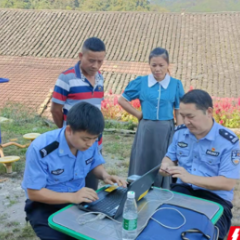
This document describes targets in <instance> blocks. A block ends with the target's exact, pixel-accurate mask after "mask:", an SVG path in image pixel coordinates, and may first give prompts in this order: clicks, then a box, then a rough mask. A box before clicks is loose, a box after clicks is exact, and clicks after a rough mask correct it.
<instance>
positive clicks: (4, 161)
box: [0, 156, 20, 173]
mask: <svg viewBox="0 0 240 240" xmlns="http://www.w3.org/2000/svg"><path fill="white" fill-rule="evenodd" d="M19 159H20V157H18V156H7V157H1V158H0V163H2V164H3V165H4V166H5V167H6V169H7V173H12V164H13V163H14V162H16V161H18V160H19Z"/></svg>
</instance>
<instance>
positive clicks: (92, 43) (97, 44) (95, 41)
mask: <svg viewBox="0 0 240 240" xmlns="http://www.w3.org/2000/svg"><path fill="white" fill-rule="evenodd" d="M84 51H93V52H105V51H106V47H105V44H104V42H103V41H102V40H101V39H99V38H97V37H91V38H88V39H87V40H85V42H84V43H83V47H82V52H84Z"/></svg>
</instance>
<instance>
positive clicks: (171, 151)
mask: <svg viewBox="0 0 240 240" xmlns="http://www.w3.org/2000/svg"><path fill="white" fill-rule="evenodd" d="M177 138H178V132H175V133H174V135H173V140H172V143H171V144H170V145H169V147H168V150H167V153H166V155H165V156H166V157H168V158H170V159H171V160H172V161H173V162H174V161H177V160H178V159H177Z"/></svg>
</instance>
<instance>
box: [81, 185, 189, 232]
mask: <svg viewBox="0 0 240 240" xmlns="http://www.w3.org/2000/svg"><path fill="white" fill-rule="evenodd" d="M164 191H168V192H170V193H171V194H172V196H171V197H170V198H169V199H167V200H164V202H168V201H170V200H172V199H173V197H174V194H173V193H172V192H171V191H169V190H164ZM151 202H160V201H159V200H150V201H148V202H146V203H145V204H144V205H143V207H142V208H141V209H140V210H139V211H138V215H139V213H140V212H141V211H142V210H143V209H144V207H145V206H146V205H147V204H149V203H151ZM163 209H169V210H170V209H171V210H174V211H176V212H178V213H179V214H180V215H181V217H182V218H183V223H182V224H181V225H180V226H178V227H171V226H166V225H164V224H163V223H161V222H159V221H158V220H156V219H155V218H153V217H152V216H153V215H154V214H155V213H156V212H158V211H161V210H163ZM90 214H97V216H96V217H95V218H93V219H89V220H85V221H80V220H82V218H83V216H86V215H90ZM105 217H106V218H108V219H110V220H112V221H113V222H115V223H117V224H122V222H120V221H117V220H116V219H114V218H112V217H110V216H108V215H106V214H105V213H99V212H88V213H84V214H81V215H78V217H77V219H76V221H77V223H78V224H79V225H85V224H87V223H90V222H94V221H97V220H102V219H104V218H105ZM80 218H81V219H80ZM149 219H152V220H153V221H155V222H156V223H158V224H159V225H161V226H163V227H165V228H169V229H179V228H181V227H182V226H184V225H185V224H186V218H185V216H184V215H183V214H182V213H181V212H180V211H179V210H177V209H175V208H169V207H165V208H160V209H157V210H156V211H154V213H153V214H152V215H151V217H150V218H148V219H147V221H146V222H145V223H144V225H143V226H142V227H140V228H138V229H139V230H140V232H141V231H142V230H143V229H144V228H145V227H146V226H147V224H148V221H149Z"/></svg>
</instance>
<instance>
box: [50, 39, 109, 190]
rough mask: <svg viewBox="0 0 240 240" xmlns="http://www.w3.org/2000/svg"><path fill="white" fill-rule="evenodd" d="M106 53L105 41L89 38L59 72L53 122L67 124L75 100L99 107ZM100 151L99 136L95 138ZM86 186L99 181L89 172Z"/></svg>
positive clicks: (90, 186) (52, 107)
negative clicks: (76, 59)
mask: <svg viewBox="0 0 240 240" xmlns="http://www.w3.org/2000/svg"><path fill="white" fill-rule="evenodd" d="M105 55H106V48H105V44H104V43H103V41H102V40H100V39H99V38H96V37H92V38H88V39H87V40H86V41H85V42H84V43H83V47H82V51H81V52H80V53H79V62H78V63H77V64H76V65H75V66H74V67H71V68H69V69H68V70H66V71H65V72H63V73H62V74H60V76H59V77H58V80H57V82H56V84H55V88H54V92H53V96H52V105H51V113H52V117H53V120H54V122H55V124H56V125H57V126H58V127H59V128H61V127H63V126H64V125H65V124H66V117H67V113H68V111H69V110H70V108H71V107H72V106H73V105H75V104H76V103H78V102H88V103H91V104H93V105H95V106H96V107H98V108H99V109H101V102H102V100H103V97H104V86H103V76H102V74H101V73H100V72H99V69H100V68H101V66H102V64H103V61H104V58H105ZM98 146H99V150H100V151H101V150H102V135H101V136H99V140H98ZM85 181H86V183H85V185H86V187H89V188H93V189H94V190H97V188H98V180H97V179H96V178H95V176H94V175H93V174H92V173H91V172H90V173H89V174H88V175H87V177H86V179H85Z"/></svg>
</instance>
